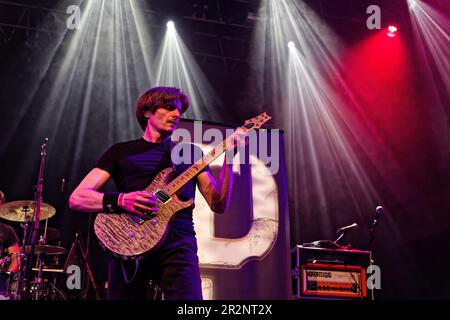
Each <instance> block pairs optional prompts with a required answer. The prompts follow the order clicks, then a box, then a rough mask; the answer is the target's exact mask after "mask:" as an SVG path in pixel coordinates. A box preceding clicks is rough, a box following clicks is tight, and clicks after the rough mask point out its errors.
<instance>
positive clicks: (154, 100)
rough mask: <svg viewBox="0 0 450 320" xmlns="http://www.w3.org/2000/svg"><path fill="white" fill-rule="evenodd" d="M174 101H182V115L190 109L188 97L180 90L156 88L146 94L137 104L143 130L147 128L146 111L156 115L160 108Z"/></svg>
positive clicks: (137, 115)
mask: <svg viewBox="0 0 450 320" xmlns="http://www.w3.org/2000/svg"><path fill="white" fill-rule="evenodd" d="M174 100H180V104H181V113H182V114H183V113H184V112H186V110H187V109H188V108H189V99H188V97H187V96H186V95H185V94H184V93H183V92H182V91H181V90H180V89H178V88H175V87H155V88H151V89H150V90H148V91H147V92H146V93H144V94H143V95H142V96H141V97H140V98H139V100H138V101H137V104H136V118H137V120H138V121H139V125H140V126H141V128H142V130H145V128H146V127H147V118H146V117H145V115H144V113H145V112H146V111H150V112H151V113H155V111H156V109H158V107H162V106H165V105H168V104H170V103H171V102H172V101H174Z"/></svg>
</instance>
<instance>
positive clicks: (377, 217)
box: [368, 210, 381, 251]
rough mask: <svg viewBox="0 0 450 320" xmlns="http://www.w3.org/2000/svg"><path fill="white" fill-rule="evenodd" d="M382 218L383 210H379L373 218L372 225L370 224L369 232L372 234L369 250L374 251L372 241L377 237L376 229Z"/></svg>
mask: <svg viewBox="0 0 450 320" xmlns="http://www.w3.org/2000/svg"><path fill="white" fill-rule="evenodd" d="M380 218H381V212H379V211H378V210H377V213H376V214H375V217H374V218H373V221H372V225H371V226H370V229H369V234H370V237H369V245H368V248H369V251H372V243H373V239H374V238H375V230H376V228H377V226H378V221H379V220H380Z"/></svg>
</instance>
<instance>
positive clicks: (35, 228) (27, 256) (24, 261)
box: [16, 138, 48, 300]
mask: <svg viewBox="0 0 450 320" xmlns="http://www.w3.org/2000/svg"><path fill="white" fill-rule="evenodd" d="M47 143H48V138H45V139H44V142H43V143H42V145H41V162H40V165H39V177H38V183H37V188H36V196H35V209H34V214H33V218H32V219H30V220H28V221H25V230H24V239H23V243H22V253H21V259H20V268H19V275H18V280H17V290H16V295H17V296H16V299H18V300H22V299H23V298H24V296H23V290H24V282H25V281H28V280H29V279H28V277H29V276H31V274H30V269H31V268H30V266H31V264H32V261H33V256H34V252H35V246H36V245H37V244H38V240H39V222H40V220H41V213H42V212H41V207H42V191H43V184H44V183H43V182H44V164H45V156H46V155H47ZM30 223H32V229H31V239H29V237H28V232H29V224H30ZM30 240H31V252H30V253H26V252H25V250H26V248H27V246H28V244H29V243H30ZM38 265H39V273H38V277H37V283H38V286H37V289H36V296H35V299H36V300H39V299H40V298H41V293H42V290H43V284H44V281H43V273H42V269H43V254H39V257H38Z"/></svg>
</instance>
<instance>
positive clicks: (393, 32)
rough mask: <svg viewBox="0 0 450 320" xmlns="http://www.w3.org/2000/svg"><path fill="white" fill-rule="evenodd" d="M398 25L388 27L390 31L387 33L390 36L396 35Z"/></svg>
mask: <svg viewBox="0 0 450 320" xmlns="http://www.w3.org/2000/svg"><path fill="white" fill-rule="evenodd" d="M397 30H398V29H397V27H396V26H389V28H388V32H387V33H386V34H387V36H388V37H391V38H393V37H395V35H396V33H397Z"/></svg>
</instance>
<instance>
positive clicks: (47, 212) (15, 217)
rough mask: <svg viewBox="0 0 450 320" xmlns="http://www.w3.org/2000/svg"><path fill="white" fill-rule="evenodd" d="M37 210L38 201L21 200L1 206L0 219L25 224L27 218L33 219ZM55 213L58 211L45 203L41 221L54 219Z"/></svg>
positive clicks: (42, 208)
mask: <svg viewBox="0 0 450 320" xmlns="http://www.w3.org/2000/svg"><path fill="white" fill-rule="evenodd" d="M35 209H36V201H31V200H20V201H11V202H6V203H4V204H2V205H1V206H0V218H3V219H6V220H9V221H16V222H25V221H26V218H27V219H31V218H32V216H33V214H34V210H35ZM55 212H56V210H55V208H54V207H52V206H51V205H49V204H47V203H44V202H43V203H42V206H41V219H40V220H45V219H48V218H50V217H52V216H53V215H54V214H55Z"/></svg>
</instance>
